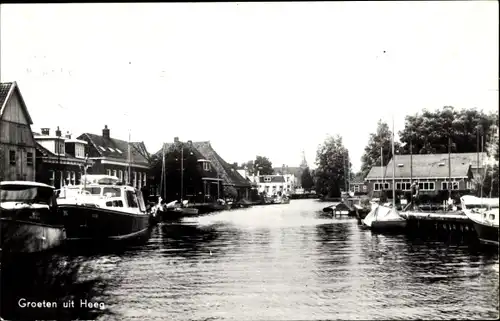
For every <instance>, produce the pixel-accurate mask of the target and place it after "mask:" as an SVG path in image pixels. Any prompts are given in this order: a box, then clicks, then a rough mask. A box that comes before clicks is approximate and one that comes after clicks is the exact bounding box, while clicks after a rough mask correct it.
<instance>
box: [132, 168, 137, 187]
mask: <svg viewBox="0 0 500 321" xmlns="http://www.w3.org/2000/svg"><path fill="white" fill-rule="evenodd" d="M132 185H133V186H134V187H135V186H137V172H135V171H134V181H133V183H132Z"/></svg>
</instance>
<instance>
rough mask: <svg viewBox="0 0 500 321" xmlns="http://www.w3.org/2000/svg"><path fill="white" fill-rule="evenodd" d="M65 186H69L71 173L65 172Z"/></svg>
mask: <svg viewBox="0 0 500 321" xmlns="http://www.w3.org/2000/svg"><path fill="white" fill-rule="evenodd" d="M66 184H67V185H69V184H71V172H70V171H66Z"/></svg>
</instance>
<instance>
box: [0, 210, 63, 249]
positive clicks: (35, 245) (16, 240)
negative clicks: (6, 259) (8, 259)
mask: <svg viewBox="0 0 500 321" xmlns="http://www.w3.org/2000/svg"><path fill="white" fill-rule="evenodd" d="M0 225H1V227H0V228H1V233H0V242H1V243H0V246H1V248H2V253H3V254H7V253H39V252H44V251H48V250H51V249H55V248H57V247H59V246H61V245H63V243H64V241H65V239H66V231H65V229H64V226H62V225H61V226H58V225H48V224H43V223H37V222H30V221H23V220H15V219H12V218H1V221H0Z"/></svg>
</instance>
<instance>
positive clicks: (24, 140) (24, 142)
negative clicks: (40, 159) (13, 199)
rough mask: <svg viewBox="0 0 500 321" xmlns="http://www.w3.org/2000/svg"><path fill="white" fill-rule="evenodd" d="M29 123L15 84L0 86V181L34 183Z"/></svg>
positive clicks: (24, 105) (29, 117)
mask: <svg viewBox="0 0 500 321" xmlns="http://www.w3.org/2000/svg"><path fill="white" fill-rule="evenodd" d="M32 124H33V121H32V119H31V116H30V114H29V113H28V108H27V107H26V103H25V102H24V99H23V97H22V95H21V91H20V90H19V86H18V85H17V83H16V82H7V83H1V84H0V181H4V180H23V181H34V180H35V170H36V169H35V166H36V159H35V147H36V142H35V139H34V138H33V132H32V131H31V125H32Z"/></svg>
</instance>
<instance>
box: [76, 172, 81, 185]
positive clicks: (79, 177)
mask: <svg viewBox="0 0 500 321" xmlns="http://www.w3.org/2000/svg"><path fill="white" fill-rule="evenodd" d="M81 183H82V173H81V172H79V173H77V180H76V184H77V185H79V184H81Z"/></svg>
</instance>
